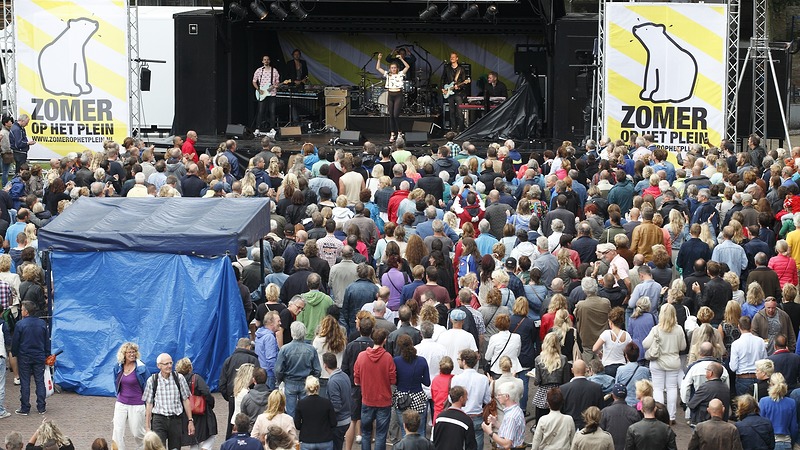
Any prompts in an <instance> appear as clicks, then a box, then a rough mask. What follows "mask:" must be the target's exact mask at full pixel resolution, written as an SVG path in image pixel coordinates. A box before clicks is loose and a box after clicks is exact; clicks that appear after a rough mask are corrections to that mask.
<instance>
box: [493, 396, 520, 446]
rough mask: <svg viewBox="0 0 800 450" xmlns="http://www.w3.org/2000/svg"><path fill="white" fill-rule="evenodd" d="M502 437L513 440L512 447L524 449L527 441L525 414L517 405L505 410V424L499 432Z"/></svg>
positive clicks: (503, 423) (501, 425)
mask: <svg viewBox="0 0 800 450" xmlns="http://www.w3.org/2000/svg"><path fill="white" fill-rule="evenodd" d="M497 434H499V435H500V437H502V438H505V439H510V440H511V447H522V445H523V441H524V439H525V414H523V413H522V408H520V407H519V404H517V403H515V404H513V405H511V406H509V407H508V408H506V409H504V410H503V422H502V423H500V429H499V430H497Z"/></svg>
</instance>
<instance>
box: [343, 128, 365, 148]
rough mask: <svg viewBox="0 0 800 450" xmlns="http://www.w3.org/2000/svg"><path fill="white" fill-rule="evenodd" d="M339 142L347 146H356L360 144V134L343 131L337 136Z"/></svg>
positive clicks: (358, 132)
mask: <svg viewBox="0 0 800 450" xmlns="http://www.w3.org/2000/svg"><path fill="white" fill-rule="evenodd" d="M339 142H341V143H343V144H349V145H358V144H360V143H361V132H360V131H351V130H344V131H342V132H341V133H340V134H339Z"/></svg>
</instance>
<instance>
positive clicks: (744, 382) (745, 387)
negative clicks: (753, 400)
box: [736, 377, 757, 395]
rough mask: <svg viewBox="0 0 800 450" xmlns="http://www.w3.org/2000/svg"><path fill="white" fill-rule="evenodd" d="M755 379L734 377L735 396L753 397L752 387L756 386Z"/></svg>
mask: <svg viewBox="0 0 800 450" xmlns="http://www.w3.org/2000/svg"><path fill="white" fill-rule="evenodd" d="M756 381H757V380H756V379H755V378H740V377H736V395H744V394H750V395H753V385H754V384H756Z"/></svg>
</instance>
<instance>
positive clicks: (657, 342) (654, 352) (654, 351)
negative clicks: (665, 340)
mask: <svg viewBox="0 0 800 450" xmlns="http://www.w3.org/2000/svg"><path fill="white" fill-rule="evenodd" d="M644 357H645V358H646V359H647V360H648V361H655V360H657V359H658V358H660V357H661V336H660V335H659V333H658V325H656V327H655V328H653V344H652V345H651V346H650V348H648V349H647V351H646V352H644Z"/></svg>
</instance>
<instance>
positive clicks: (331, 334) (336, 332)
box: [311, 315, 347, 398]
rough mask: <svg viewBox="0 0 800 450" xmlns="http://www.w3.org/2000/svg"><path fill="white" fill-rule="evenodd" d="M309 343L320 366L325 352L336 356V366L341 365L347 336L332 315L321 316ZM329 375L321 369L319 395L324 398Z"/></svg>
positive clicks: (326, 395) (326, 392) (326, 393)
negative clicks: (315, 353)
mask: <svg viewBox="0 0 800 450" xmlns="http://www.w3.org/2000/svg"><path fill="white" fill-rule="evenodd" d="M311 345H312V346H314V349H315V350H316V351H317V358H318V359H319V366H320V367H322V355H323V354H325V353H327V352H330V353H333V354H334V355H335V356H336V367H342V357H344V347H345V346H346V345H347V336H345V334H344V331H343V330H342V327H340V326H339V322H338V321H337V320H336V319H334V318H333V316H331V315H326V316H325V317H323V318H322V320H321V321H320V323H319V328H318V329H317V334H316V336H314V340H313V341H312V343H311ZM329 377H330V375H328V373H327V372H325V371H324V370H323V371H322V373H321V374H320V379H319V390H320V395H322V396H323V397H326V398H327V397H328V378H329Z"/></svg>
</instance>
